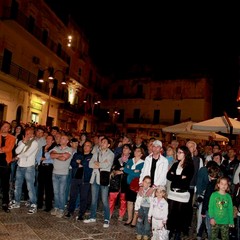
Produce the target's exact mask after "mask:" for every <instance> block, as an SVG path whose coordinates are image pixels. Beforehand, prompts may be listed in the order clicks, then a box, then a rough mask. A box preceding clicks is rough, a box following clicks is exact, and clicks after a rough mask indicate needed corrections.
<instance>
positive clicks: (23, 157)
mask: <svg viewBox="0 0 240 240" xmlns="http://www.w3.org/2000/svg"><path fill="white" fill-rule="evenodd" d="M25 149H27V146H26V145H25V144H24V143H23V141H20V142H19V143H18V146H17V148H16V154H17V157H18V158H19V160H18V166H19V167H31V166H35V161H36V154H37V151H38V143H37V141H36V140H34V141H33V142H32V144H31V146H30V147H29V148H28V149H27V150H26V151H25Z"/></svg>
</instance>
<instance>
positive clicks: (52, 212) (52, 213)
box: [51, 208, 58, 216]
mask: <svg viewBox="0 0 240 240" xmlns="http://www.w3.org/2000/svg"><path fill="white" fill-rule="evenodd" d="M57 212H58V208H54V209H53V210H52V211H51V215H53V216H56V214H57Z"/></svg>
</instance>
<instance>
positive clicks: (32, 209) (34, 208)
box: [28, 204, 37, 214]
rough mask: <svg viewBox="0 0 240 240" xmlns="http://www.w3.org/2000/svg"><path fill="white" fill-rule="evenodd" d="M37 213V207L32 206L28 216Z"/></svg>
mask: <svg viewBox="0 0 240 240" xmlns="http://www.w3.org/2000/svg"><path fill="white" fill-rule="evenodd" d="M36 212H37V205H36V204H31V206H30V208H29V209H28V214H34V213H36Z"/></svg>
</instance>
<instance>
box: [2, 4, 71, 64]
mask: <svg viewBox="0 0 240 240" xmlns="http://www.w3.org/2000/svg"><path fill="white" fill-rule="evenodd" d="M0 18H1V19H2V20H13V21H16V22H17V23H18V24H19V25H20V26H22V27H23V28H24V29H25V30H26V31H28V32H29V33H31V34H32V35H33V36H34V37H35V38H36V39H37V40H39V41H40V42H41V43H42V44H44V45H45V46H46V47H47V48H48V49H50V50H51V51H52V52H54V53H55V54H56V55H57V56H58V57H60V58H61V59H62V60H63V61H65V62H66V63H69V59H70V57H69V56H68V55H67V53H66V52H65V51H63V50H62V49H61V51H59V49H58V44H57V43H56V42H54V41H53V40H52V39H51V38H49V37H48V38H47V39H44V38H43V31H42V30H41V29H40V28H38V27H37V26H35V25H33V28H30V27H29V17H27V16H26V15H25V14H24V13H22V12H21V11H19V10H18V11H16V12H15V13H14V14H13V11H12V8H11V7H5V8H4V10H3V16H0Z"/></svg>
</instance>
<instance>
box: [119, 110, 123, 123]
mask: <svg viewBox="0 0 240 240" xmlns="http://www.w3.org/2000/svg"><path fill="white" fill-rule="evenodd" d="M119 113H120V114H119V115H118V122H120V123H122V122H124V109H120V110H119Z"/></svg>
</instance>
